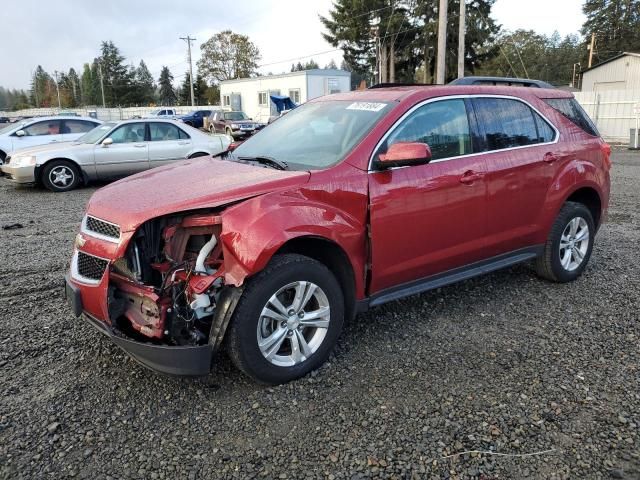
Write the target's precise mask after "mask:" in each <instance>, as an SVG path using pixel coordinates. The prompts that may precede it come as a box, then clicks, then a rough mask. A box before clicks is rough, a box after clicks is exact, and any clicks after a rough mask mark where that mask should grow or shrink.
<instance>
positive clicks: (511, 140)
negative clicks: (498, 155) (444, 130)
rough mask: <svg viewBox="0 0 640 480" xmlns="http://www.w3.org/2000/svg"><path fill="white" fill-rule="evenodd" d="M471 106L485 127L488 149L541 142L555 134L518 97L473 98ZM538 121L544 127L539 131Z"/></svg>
mask: <svg viewBox="0 0 640 480" xmlns="http://www.w3.org/2000/svg"><path fill="white" fill-rule="evenodd" d="M473 106H474V109H475V113H476V118H477V119H478V123H479V124H480V128H481V129H484V133H485V139H486V147H487V150H489V151H491V150H502V149H504V148H513V147H522V146H525V145H534V144H536V143H544V142H547V141H550V140H548V138H549V137H551V138H552V139H553V137H554V136H555V132H553V130H552V129H551V127H550V126H549V125H548V124H546V122H545V121H544V120H543V119H542V118H541V117H540V116H539V115H538V114H537V113H536V112H534V111H533V110H532V109H531V108H530V107H529V106H528V105H525V104H524V103H522V102H521V101H519V100H513V99H510V98H474V99H473ZM545 124H546V128H545ZM538 125H539V126H540V128H542V130H543V131H542V135H541V134H540V132H538V129H539V127H538ZM545 138H546V139H545Z"/></svg>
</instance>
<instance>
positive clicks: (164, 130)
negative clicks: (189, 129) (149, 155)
mask: <svg viewBox="0 0 640 480" xmlns="http://www.w3.org/2000/svg"><path fill="white" fill-rule="evenodd" d="M149 135H150V136H149V138H150V139H151V141H152V142H162V141H166V140H179V139H180V129H179V128H178V127H176V126H175V125H172V124H170V123H160V122H158V123H150V124H149Z"/></svg>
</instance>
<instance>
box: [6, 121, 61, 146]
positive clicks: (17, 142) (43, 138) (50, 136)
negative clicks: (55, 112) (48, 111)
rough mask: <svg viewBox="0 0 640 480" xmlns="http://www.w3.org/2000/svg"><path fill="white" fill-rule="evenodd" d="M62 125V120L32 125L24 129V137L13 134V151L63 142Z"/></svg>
mask: <svg viewBox="0 0 640 480" xmlns="http://www.w3.org/2000/svg"><path fill="white" fill-rule="evenodd" d="M61 123H62V122H61V120H57V119H54V120H45V121H42V122H36V123H32V124H31V125H29V126H28V127H25V128H23V129H22V131H23V132H24V135H23V136H22V137H18V136H17V135H16V134H15V133H14V134H13V135H14V137H13V139H12V140H13V149H14V150H18V149H19V148H28V147H35V146H37V145H45V144H47V143H57V142H60V141H62V135H61V134H60V128H61V126H62V125H61Z"/></svg>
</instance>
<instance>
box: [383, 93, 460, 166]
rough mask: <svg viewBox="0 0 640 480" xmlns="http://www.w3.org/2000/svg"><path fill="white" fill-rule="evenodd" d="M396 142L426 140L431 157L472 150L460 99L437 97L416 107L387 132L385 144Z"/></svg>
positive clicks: (448, 155)
mask: <svg viewBox="0 0 640 480" xmlns="http://www.w3.org/2000/svg"><path fill="white" fill-rule="evenodd" d="M397 142H421V143H426V144H427V145H429V147H430V148H431V158H432V159H433V160H438V159H442V158H452V157H459V156H460V155H466V154H469V153H472V147H471V134H470V131H469V121H468V118H467V110H466V108H465V104H464V100H461V99H452V100H440V101H437V102H432V103H427V104H426V105H423V106H421V107H419V108H418V109H417V110H415V111H414V112H413V113H412V114H411V115H409V117H407V118H406V119H405V120H403V121H402V123H401V124H400V125H399V126H398V128H396V129H395V130H394V131H393V133H391V135H389V138H388V139H387V141H386V146H387V148H388V147H390V146H391V145H393V144H394V143H397Z"/></svg>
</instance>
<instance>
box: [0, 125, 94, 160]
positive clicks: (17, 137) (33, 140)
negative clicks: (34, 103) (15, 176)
mask: <svg viewBox="0 0 640 480" xmlns="http://www.w3.org/2000/svg"><path fill="white" fill-rule="evenodd" d="M101 123H102V122H101V121H100V120H96V119H95V118H88V117H78V116H75V115H74V116H70V115H57V116H55V117H36V118H30V119H27V120H20V121H18V122H16V123H11V124H9V125H7V126H5V127H3V128H2V129H0V164H2V162H3V161H4V159H5V158H6V157H7V155H9V154H10V153H11V152H12V151H13V150H18V149H21V148H27V147H34V146H36V145H46V144H50V143H60V142H71V141H73V140H76V139H78V138H79V137H81V136H82V135H84V134H85V133H87V132H88V131H89V130H93V129H94V128H95V127H97V126H98V125H100V124H101Z"/></svg>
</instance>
